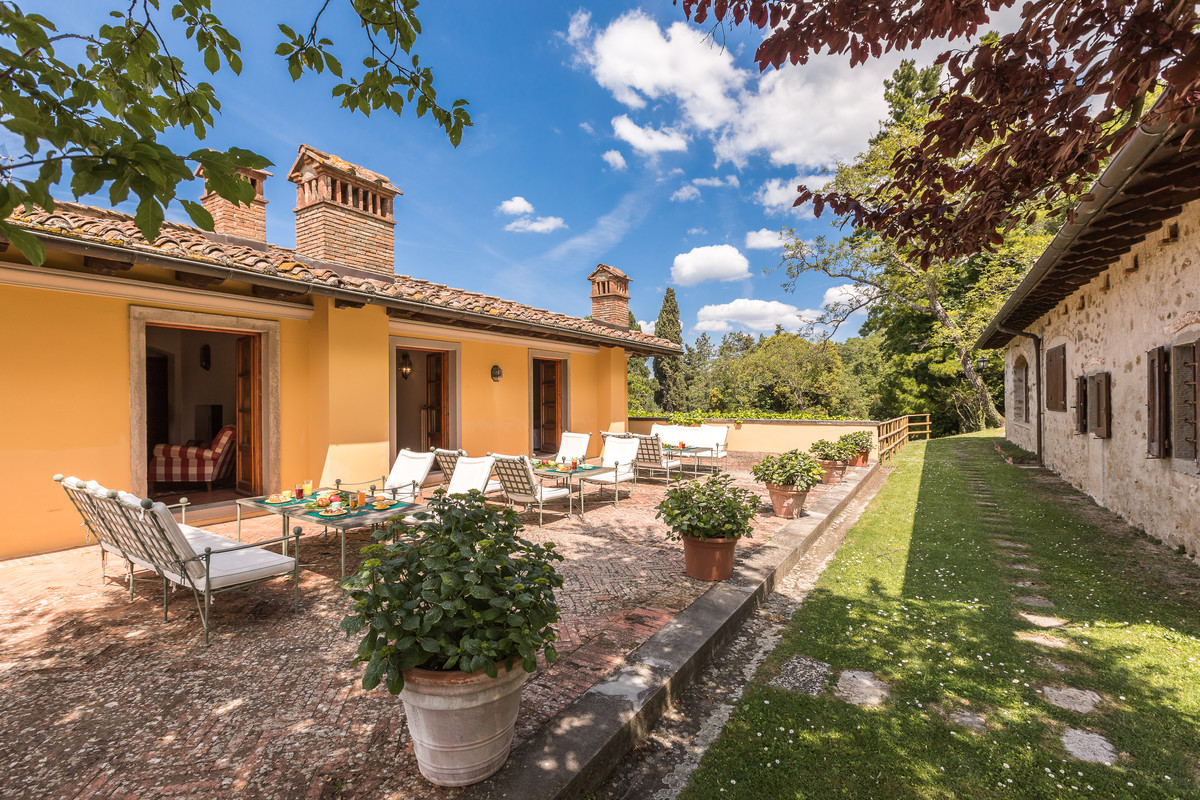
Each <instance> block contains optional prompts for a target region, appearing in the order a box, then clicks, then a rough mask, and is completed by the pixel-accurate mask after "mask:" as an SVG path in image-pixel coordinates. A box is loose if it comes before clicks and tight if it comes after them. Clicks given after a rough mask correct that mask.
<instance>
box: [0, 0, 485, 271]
mask: <svg viewBox="0 0 1200 800" xmlns="http://www.w3.org/2000/svg"><path fill="white" fill-rule="evenodd" d="M331 2H332V0H326V2H324V3H323V4H322V5H321V6H320V8H319V9H318V10H317V11H316V13H315V14H314V16H313V18H312V20H311V24H310V25H309V26H308V31H307V33H306V34H305V35H304V36H299V35H297V34H296V33H295V32H294V31H293V30H292V29H291V28H290V27H288V26H287V25H283V24H281V25H280V26H279V29H280V31H281V32H282V33H283V35H284V37H285V41H284V42H282V43H280V45H279V47H278V48H277V49H276V54H277V55H278V56H280V57H282V58H283V59H285V61H286V63H287V67H288V71H289V73H290V75H291V77H292V79H293V80H300V79H302V78H303V77H304V75H305V74H306V73H322V72H324V71H325V70H326V69H328V70H329V71H330V72H331V73H332V74H333V75H335V76H336V77H338V78H343V69H342V66H341V63H340V62H339V61H338V59H337V58H336V57H335V56H334V54H333V53H334V44H333V42H332V40H330V39H329V38H327V37H323V36H321V35H320V33H319V29H320V23H321V18H322V16H323V14H324V13H325V12H326V10H327V9H328V7H329V6H330V3H331ZM340 2H344V3H345V4H346V5H347V6H349V7H350V8H351V9H352V10H353V12H354V13H355V14H356V15H357V18H358V19H359V20H360V22H361V26H362V28H363V32H364V36H365V37H366V39H367V42H368V44H369V47H370V49H371V56H370V57H368V58H366V59H364V60H363V62H362V70H361V72H360V74H358V75H356V76H351V77H349V78H344V79H343V80H342V81H341V82H340V83H338V84H336V85H335V86H334V87H333V89H332V95H333V97H335V98H341V104H342V107H343V108H346V109H349V110H350V111H352V112H354V111H357V112H360V113H362V114H365V115H369V114H370V113H371V112H372V111H373V110H378V109H381V108H382V109H386V110H387V111H389V112H390V113H393V114H395V115H397V116H399V115H400V114H401V112H402V111H403V109H404V107H405V106H406V105H407V104H411V103H414V102H415V104H416V113H417V116H418V117H422V116H424V115H425V114H427V113H428V114H429V115H430V116H431V117H432V118H433V120H434V122H435V123H436V124H437V125H438V126H439V127H440V128H442V129H443V130H444V131H445V132H446V135H447V136H448V138H449V140H450V142H451V144H453V145H454V146H456V147H457V146H458V144H459V142H460V141H461V138H462V132H463V129H464V128H466V127H469V126H470V125H471V118H470V115H469V114H468V112H467V110H466V106H467V101H465V100H461V99H460V100H456V101H454V103H453V104H451V105H450V106H449V107H444V106H442V105H439V104H438V101H437V93H436V91H435V88H434V76H433V72H432V71H431V70H430V69H429V68H428V67H422V66H420V57H419V55H418V54H417V53H414V52H412V50H413V47H414V45H415V43H416V41H417V37H418V35H419V34H420V32H421V26H420V22H419V21H418V19H417V17H416V13H415V12H416V7H417V3H416V2H415V0H340ZM246 13H247V14H249V13H250V11H247V12H246ZM109 16H110V22H109V23H107V24H105V25H101V26H99V28H98V29H97V30H95V31H65V32H63V31H60V30H59V28H58V26H57V25H56V24H55V22H54V21H52V20H50V19H49V18H47V17H46V16H44V15H41V14H35V13H28V14H27V13H25V12H24V11H23V10H22V9H21V7H20V5H19V4H17V3H15V2H11V0H10V1H8V2H0V126H3V127H4V128H6V129H7V130H9V131H10V132H12V133H13V134H16V135H17V136H19V137H21V139H22V140H23V142H24V153H22V154H20V155H18V156H16V157H15V158H14V159H13V160H12V161H11V162H10V163H8V164H6V165H3V167H0V173H2V176H0V177H3V179H4V182H3V183H0V234H2V235H4V236H5V237H7V238H8V239H9V240H10V241H11V242H12V243H13V244H14V245H15V246H16V247H17V249H18V250H20V251H21V252H22V253H23V254H24V255H25V256H26V257H27V258H28V259H29V260H30V262H32V263H34V264H40V263H42V261H43V260H44V259H45V249H44V248H43V246H42V244H41V242H39V241H38V240H37V238H36V237H34V236H33V235H31V234H29V233H28V232H26V231H24V230H22V229H21V228H20V227H18V226H16V225H13V224H12V223H11V222H9V221H8V218H9V217H10V216H11V215H12V213H13V212H14V211H15V210H16V209H17V208H21V207H24V208H27V209H32V208H34V207H40V208H42V209H44V210H46V211H53V210H54V198H53V197H52V191H53V189H54V187H55V186H56V185H58V184H59V183H60V182H61V181H64V180H66V181H68V185H69V186H70V190H71V192H72V194H73V195H74V197H75V198H76V199H78V198H80V197H83V196H85V195H89V194H94V193H96V192H99V191H101V190H103V189H104V188H105V187H107V189H108V199H109V202H111V203H112V204H113V205H116V204H119V203H122V202H124V201H125V200H127V199H128V198H129V196H130V194H131V193H132V194H133V195H134V196H136V197H137V198H138V204H137V210H136V213H135V221H136V224H137V226H138V229H139V230H140V231H141V233H142V235H143V236H145V237H146V240H147V241H150V242H153V241H154V240H155V239H157V238H158V232H159V229H160V228H161V226H162V222H163V219H164V213H165V209H166V208H167V207H168V206H169V205H170V204H171V203H172V202H173V201H175V200H176V190H177V187H178V186H179V184H180V183H183V182H185V181H190V180H191V179H192V177H193V174H194V172H195V170H196V168H197V167H199V168H201V169H202V170H203V174H204V180H205V184H206V188H207V190H209V191H213V192H216V193H217V194H218V195H220V196H221V197H223V198H225V199H226V200H229V201H230V202H233V203H236V204H239V205H248V204H249V203H250V202H251V201H252V200H253V199H254V189H253V187H251V185H250V183H249V182H248V181H247V180H246V179H245V178H244V177H242V175H241V174H240V172H239V171H240V170H242V169H246V168H249V169H264V168H266V167H269V166H271V162H270V161H269V160H268V159H267V158H265V157H263V156H261V155H258V154H256V153H253V152H251V151H250V150H246V149H242V148H238V147H230V148H228V149H226V150H224V151H218V150H212V149H207V148H201V149H197V150H194V151H192V152H190V153H177V152H175V151H174V150H172V149H171V148H170V147H168V146H166V145H164V144H162V143H161V142H159V140H158V137H159V136H160V135H161V134H162V133H164V132H165V131H167V130H169V129H177V128H178V129H190V131H191V133H192V134H193V135H194V136H195V138H196V139H198V140H203V139H204V138H205V136H206V134H207V133H208V132H209V131H210V130H211V129H212V128H213V125H214V123H215V115H216V114H217V113H219V112H220V110H221V103H220V100H219V98H218V97H217V95H216V92H215V90H214V88H213V87H212V85H211V84H209V83H207V82H204V81H195V80H193V79H192V78H191V73H190V71H189V64H188V62H186V61H185V60H184V59H183V58H182V57H180V56H179V55H176V54H175V53H172V52H171V50H170V48H169V46H168V37H167V36H166V35H165V34H164V31H165V30H167V29H168V26H174V28H176V29H182V31H183V34H184V36H185V38H186V39H187V40H188V42H190V43H191V45H192V47H194V54H195V56H197V57H198V58H199V60H200V61H201V62H202V64H203V69H204V70H205V71H207V72H208V73H210V74H216V73H217V72H218V71H220V70H221V69H222V68H228V69H229V70H231V71H232V72H233V73H234V74H235V75H236V74H240V73H241V71H242V57H241V43H240V42H239V41H238V39H237V38H236V37H235V36H234V35H233V34H232V33H231V32H230V31H229V29H228V28H227V27H226V26H225V24H224V22H223V21H222V20H221V19H220V18H219V17H217V16H216V15H215V14H214V13H213V12H212V8H211V2H210V0H176V1H175V2H172V3H170V5H169V7H168V8H167V9H164V8H162V7H161V6H160V2H159V0H131V2H129V3H128V4H125V5H123V6H122V7H120V8H118V9H115V10H113V11H111V12H110V15H109ZM60 50H64V52H65V54H60V52H59V51H60ZM77 50H79V51H81V52H77ZM76 56H79V57H80V58H76ZM68 59H71V61H68ZM73 62H75V63H73ZM179 203H180V205H181V206H182V207H183V209H184V210H185V211H186V212H187V214H188V216H189V217H190V218H191V219H192V221H193V222H195V223H196V224H197V225H198V226H200V227H201V228H204V229H205V230H212V228H213V220H212V217H211V215H209V213H208V212H207V211H206V210H205V209H204V207H203V206H202V205H200V204H199V203H197V202H194V201H191V200H183V199H180V200H179Z"/></svg>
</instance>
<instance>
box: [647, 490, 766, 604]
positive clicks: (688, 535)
mask: <svg viewBox="0 0 1200 800" xmlns="http://www.w3.org/2000/svg"><path fill="white" fill-rule="evenodd" d="M758 505H759V500H758V495H756V494H755V493H754V492H751V491H750V490H748V489H742V488H740V487H738V486H734V485H733V478H732V477H730V476H729V475H725V474H718V475H712V476H710V477H708V478H707V479H705V480H703V481H699V480H696V481H692V482H690V483H685V484H683V485H680V486H675V487H672V488H671V489H668V490H667V495H666V497H664V498H663V499H662V502H660V503H659V504H658V514H657V516H658V518H659V519H661V520H663V521H664V522H666V523H667V525H669V526H670V527H671V535H672V538H675V539H682V540H683V563H684V569H685V571H686V572H687V574H688V575H689V576H691V577H693V578H697V579H699V580H702V581H724V580H728V579H729V578H730V577H731V576H732V575H733V551H734V548H735V547H737V541H738V539H740V538H742V537H743V536H746V537H749V536H750V533H751V531H752V530H753V527H754V526H753V525H751V522H750V521H751V520H752V519H754V513H755V512H756V511H757V510H758Z"/></svg>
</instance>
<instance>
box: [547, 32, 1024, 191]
mask: <svg viewBox="0 0 1200 800" xmlns="http://www.w3.org/2000/svg"><path fill="white" fill-rule="evenodd" d="M1001 16H1002V15H1001ZM987 27H988V26H985V29H987ZM991 27H994V25H993V26H991ZM565 38H566V40H567V42H568V43H569V44H570V45H571V46H572V47H573V48H574V50H575V54H574V59H575V64H576V65H578V66H580V67H581V68H584V69H587V70H588V71H589V72H590V73H591V74H592V77H593V78H594V79H595V81H596V82H597V83H598V84H599V85H600V86H602V87H604V88H605V89H607V90H608V91H610V92H611V93H612V95H613V97H615V98H616V99H617V100H618V101H619V102H620V103H622V104H624V105H625V106H626V107H627V108H628V109H630V110H631V111H638V110H640V109H643V108H647V107H650V106H651V105H653V106H654V107H655V109H656V110H657V109H660V108H662V107H663V106H664V105H666V104H667V103H673V104H674V105H675V107H676V108H677V109H678V122H677V123H676V127H677V128H678V131H679V132H680V133H681V134H683V135H685V136H691V135H694V134H699V133H703V134H705V135H707V136H709V137H710V138H711V140H712V144H713V148H714V152H715V154H716V157H717V163H724V162H729V163H732V164H736V165H739V166H740V165H742V164H745V163H747V162H748V160H749V159H750V158H751V157H753V156H758V155H765V156H766V157H767V158H769V159H770V161H771V162H772V163H774V164H777V165H780V166H782V165H790V166H794V167H796V168H798V169H800V168H804V169H813V168H815V167H824V166H829V165H831V164H834V163H836V162H837V161H838V160H841V159H846V158H849V157H850V156H852V155H854V154H855V153H857V152H859V151H860V150H862V149H863V148H864V147H865V145H866V143H867V139H868V138H869V137H870V136H871V135H872V134H873V133H874V132H875V130H876V129H877V127H878V125H879V121H880V120H881V119H883V118H884V117H885V116H886V114H887V102H886V100H885V99H884V96H883V81H884V79H885V78H888V77H890V76H891V74H892V72H893V70H895V69H896V67H897V66H899V64H900V60H901V59H903V58H914V59H916V61H917V63H918V64H929V63H932V62H933V60H934V58H935V56H936V55H937V54H938V53H940V52H942V51H943V50H945V49H946V48H947V43H946V42H944V41H942V42H938V41H933V42H927V43H926V44H925V45H924V46H922V47H921V48H919V49H917V50H908V51H904V52H898V51H897V52H891V53H886V54H884V55H883V56H882V57H881V58H877V59H871V60H869V61H867V62H866V63H864V64H860V65H859V66H857V67H855V68H853V69H850V68H848V64H847V57H846V56H844V55H829V54H818V55H813V56H812V57H811V58H810V59H809V60H808V63H806V64H805V65H804V66H803V67H797V66H785V67H784V68H783V69H779V70H767V71H766V72H761V73H760V72H759V71H758V70H757V68H755V67H754V65H753V64H751V62H750V60H749V59H748V58H741V57H740V55H739V59H738V60H736V61H735V58H734V51H733V50H732V49H727V48H723V47H721V46H720V45H719V44H717V43H714V42H713V40H712V39H711V38H709V37H708V31H707V30H706V29H704V28H701V27H696V26H690V25H688V24H687V23H684V22H682V21H677V22H672V23H671V24H670V25H667V26H665V27H660V26H659V24H658V23H657V22H656V21H655V20H654V19H652V18H651V17H650V16H648V15H647V14H645V13H644V12H641V11H630V12H627V13H625V14H623V15H621V16H620V17H618V18H617V19H615V20H613V21H612V22H611V23H609V24H608V26H607V27H603V28H596V27H593V25H592V22H591V16H590V14H588V13H587V12H577V13H576V14H575V15H574V16H572V18H571V23H570V26H569V28H568V31H567V34H566V36H565ZM739 64H742V65H744V66H739ZM664 101H665V102H664Z"/></svg>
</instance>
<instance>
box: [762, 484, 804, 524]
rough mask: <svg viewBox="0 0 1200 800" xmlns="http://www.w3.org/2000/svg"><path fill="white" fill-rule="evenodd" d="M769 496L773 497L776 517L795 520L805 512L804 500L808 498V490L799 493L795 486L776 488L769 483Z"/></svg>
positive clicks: (772, 503) (772, 501) (772, 502)
mask: <svg viewBox="0 0 1200 800" xmlns="http://www.w3.org/2000/svg"><path fill="white" fill-rule="evenodd" d="M767 494H768V495H770V496H771V506H772V508H774V509H775V516H777V517H783V518H784V519H795V518H796V517H798V516H800V514H801V512H802V511H804V498H806V497H808V490H807V489H806V490H804V491H799V490H798V489H796V487H795V486H776V485H775V484H773V483H768V484H767Z"/></svg>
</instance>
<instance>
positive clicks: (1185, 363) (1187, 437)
mask: <svg viewBox="0 0 1200 800" xmlns="http://www.w3.org/2000/svg"><path fill="white" fill-rule="evenodd" d="M1197 355H1198V353H1197V346H1196V343H1195V342H1190V343H1188V344H1177V345H1175V346H1174V347H1172V348H1171V394H1172V398H1171V400H1172V402H1171V419H1172V421H1173V422H1172V425H1171V451H1172V454H1173V455H1174V457H1175V458H1184V459H1191V460H1196V454H1197V448H1196V441H1197V439H1200V425H1197V421H1196V419H1197V413H1196V412H1197V406H1198V405H1200V397H1198V396H1197V391H1196V389H1197V386H1196V384H1197V383H1198V382H1200V381H1198V380H1197V378H1200V375H1198V374H1197V366H1196V361H1197Z"/></svg>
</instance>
